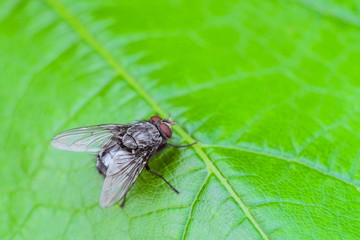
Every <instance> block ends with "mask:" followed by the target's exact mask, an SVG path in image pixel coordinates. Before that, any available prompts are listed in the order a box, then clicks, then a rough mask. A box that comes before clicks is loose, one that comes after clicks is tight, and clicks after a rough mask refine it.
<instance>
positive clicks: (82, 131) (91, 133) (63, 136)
mask: <svg viewBox="0 0 360 240" xmlns="http://www.w3.org/2000/svg"><path fill="white" fill-rule="evenodd" d="M127 126H128V125H120V124H104V125H97V126H90V127H81V128H74V129H70V130H67V131H65V132H62V133H59V134H58V135H56V136H55V137H54V139H53V140H52V141H51V145H52V146H53V147H56V148H58V149H61V150H67V151H74V152H98V151H100V149H101V147H102V146H104V145H105V144H106V143H107V142H108V141H109V139H110V138H111V137H112V136H114V134H115V133H116V132H120V131H121V129H122V128H127Z"/></svg>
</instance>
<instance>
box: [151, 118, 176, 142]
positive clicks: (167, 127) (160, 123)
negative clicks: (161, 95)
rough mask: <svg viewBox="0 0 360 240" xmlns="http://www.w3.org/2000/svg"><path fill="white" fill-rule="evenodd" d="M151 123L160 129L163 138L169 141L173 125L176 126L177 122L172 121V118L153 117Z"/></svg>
mask: <svg viewBox="0 0 360 240" xmlns="http://www.w3.org/2000/svg"><path fill="white" fill-rule="evenodd" d="M150 121H151V122H152V123H153V124H154V125H155V126H156V127H157V128H158V130H159V132H160V134H161V136H162V137H163V138H164V139H165V140H167V139H169V138H171V135H172V128H171V125H175V122H173V121H171V118H167V119H162V118H160V117H158V116H152V117H151V118H150Z"/></svg>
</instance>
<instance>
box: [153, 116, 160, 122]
mask: <svg viewBox="0 0 360 240" xmlns="http://www.w3.org/2000/svg"><path fill="white" fill-rule="evenodd" d="M151 120H153V121H154V122H159V121H161V120H162V119H161V118H159V117H158V116H152V117H151Z"/></svg>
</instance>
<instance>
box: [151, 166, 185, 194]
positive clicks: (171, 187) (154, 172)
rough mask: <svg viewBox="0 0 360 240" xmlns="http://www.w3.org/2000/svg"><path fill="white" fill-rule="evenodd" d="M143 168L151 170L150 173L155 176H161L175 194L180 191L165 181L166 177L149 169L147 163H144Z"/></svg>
mask: <svg viewBox="0 0 360 240" xmlns="http://www.w3.org/2000/svg"><path fill="white" fill-rule="evenodd" d="M145 168H146V170H147V171H148V172H151V173H152V174H155V175H156V176H158V177H161V178H162V179H163V180H164V181H165V182H166V183H167V185H169V186H170V187H171V189H172V190H174V191H175V192H176V193H177V194H179V193H180V192H179V191H178V190H176V189H175V188H174V187H173V186H172V185H171V184H170V183H169V182H168V181H166V179H165V178H164V177H163V176H162V175H160V174H158V173H157V172H154V171H152V170H151V169H150V167H149V165H147V164H146V165H145Z"/></svg>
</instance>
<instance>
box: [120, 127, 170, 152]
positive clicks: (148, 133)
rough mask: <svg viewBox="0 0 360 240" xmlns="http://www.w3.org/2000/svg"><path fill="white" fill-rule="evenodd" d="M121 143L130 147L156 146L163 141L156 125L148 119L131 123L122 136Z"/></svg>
mask: <svg viewBox="0 0 360 240" xmlns="http://www.w3.org/2000/svg"><path fill="white" fill-rule="evenodd" d="M122 142H123V144H124V145H125V146H126V147H128V148H130V149H138V148H145V147H153V146H158V145H160V144H161V143H162V142H163V137H162V136H161V134H160V132H159V130H158V129H157V127H156V125H154V124H153V123H151V122H149V121H144V122H139V123H136V124H133V125H132V126H131V127H130V128H129V129H128V130H127V131H126V134H125V135H124V136H123V138H122Z"/></svg>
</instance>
